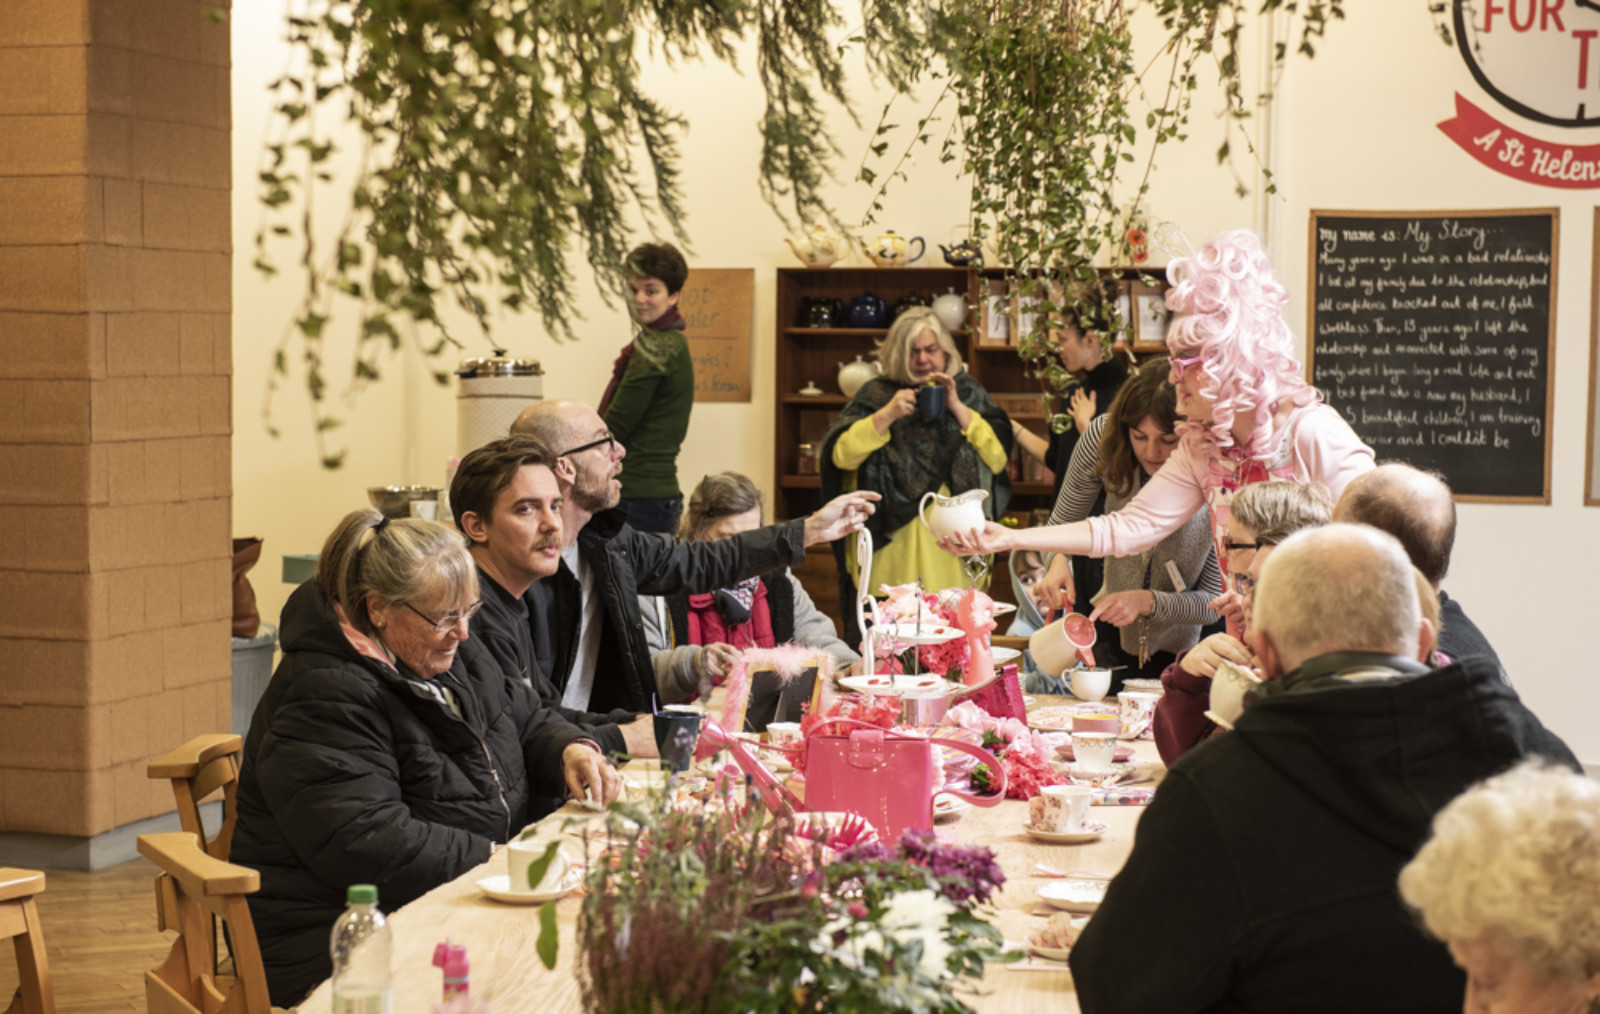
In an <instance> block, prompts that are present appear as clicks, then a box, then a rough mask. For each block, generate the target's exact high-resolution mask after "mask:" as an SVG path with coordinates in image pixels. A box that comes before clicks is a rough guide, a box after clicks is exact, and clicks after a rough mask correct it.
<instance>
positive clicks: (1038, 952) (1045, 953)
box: [1028, 944, 1072, 961]
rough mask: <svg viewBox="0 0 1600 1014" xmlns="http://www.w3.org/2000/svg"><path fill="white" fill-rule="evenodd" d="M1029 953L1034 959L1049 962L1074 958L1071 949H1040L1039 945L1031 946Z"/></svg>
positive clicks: (1029, 946)
mask: <svg viewBox="0 0 1600 1014" xmlns="http://www.w3.org/2000/svg"><path fill="white" fill-rule="evenodd" d="M1028 953H1029V954H1032V955H1033V956H1034V957H1038V958H1044V959H1045V960H1047V961H1065V960H1067V959H1068V958H1070V957H1071V956H1072V950H1071V948H1067V947H1040V946H1039V945H1038V944H1029V945H1028Z"/></svg>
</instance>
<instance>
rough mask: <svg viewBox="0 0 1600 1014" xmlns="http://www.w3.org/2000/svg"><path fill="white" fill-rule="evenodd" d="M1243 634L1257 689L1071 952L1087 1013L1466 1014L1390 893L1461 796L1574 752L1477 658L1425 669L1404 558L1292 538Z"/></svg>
mask: <svg viewBox="0 0 1600 1014" xmlns="http://www.w3.org/2000/svg"><path fill="white" fill-rule="evenodd" d="M1253 619H1254V622H1253V623H1252V624H1251V628H1250V631H1249V632H1248V633H1247V634H1246V640H1247V641H1249V642H1250V646H1251V648H1252V650H1253V651H1254V652H1255V655H1256V657H1257V658H1258V659H1259V660H1260V662H1261V667H1262V674H1263V675H1264V676H1265V677H1266V679H1265V681H1264V682H1262V683H1261V684H1260V685H1259V686H1258V687H1256V688H1255V689H1254V690H1253V691H1251V693H1250V695H1249V696H1248V697H1247V698H1246V707H1245V711H1244V714H1243V715H1241V716H1240V717H1239V719H1238V721H1237V722H1236V723H1235V726H1234V729H1233V731H1232V732H1226V733H1222V734H1219V735H1216V736H1213V737H1211V738H1210V739H1208V740H1206V741H1205V742H1203V743H1201V744H1200V745H1199V746H1197V747H1195V748H1194V749H1193V750H1190V751H1189V752H1188V753H1186V754H1184V755H1183V757H1182V758H1181V759H1180V760H1178V761H1177V763H1175V764H1173V766H1172V769H1171V770H1170V771H1169V772H1168V773H1167V776H1166V778H1165V779H1164V780H1163V781H1162V782H1161V787H1160V789H1158V790H1157V791H1156V794H1155V798H1154V799H1153V800H1151V803H1150V807H1149V809H1148V810H1146V811H1145V814H1144V816H1143V817H1142V818H1141V819H1140V821H1139V828H1138V834H1137V836H1136V837H1135V840H1134V846H1133V852H1132V853H1131V854H1130V855H1129V856H1128V861H1127V862H1126V863H1125V864H1124V865H1123V867H1122V869H1121V871H1119V872H1118V873H1117V875H1116V878H1115V879H1114V880H1112V882H1111V886H1110V887H1109V888H1108V889H1107V891H1106V896H1105V900H1104V902H1103V903H1102V904H1101V905H1100V908H1099V910H1098V911H1096V912H1095V914H1094V918H1093V919H1091V920H1089V924H1088V926H1087V927H1086V928H1085V929H1084V931H1083V935H1082V936H1081V937H1080V938H1079V940H1078V941H1077V943H1076V945H1075V946H1074V947H1073V948H1072V955H1071V959H1070V960H1071V963H1072V977H1073V982H1074V983H1075V984H1076V987H1077V992H1078V1003H1079V1004H1080V1006H1081V1007H1082V1009H1083V1011H1084V1012H1085V1014H1098V1012H1102V1011H1116V1012H1117V1014H1147V1012H1148V1014H1187V1012H1198V1011H1222V1010H1227V1011H1246V1010H1252V1011H1295V1012H1297V1014H1323V1012H1326V1014H1346V1012H1349V1011H1362V1012H1364V1014H1384V1012H1394V1014H1400V1012H1407V1014H1409V1012H1413V1011H1446V1010H1460V1009H1461V996H1462V993H1463V990H1464V988H1465V986H1466V980H1465V977H1464V976H1463V975H1462V973H1461V971H1460V969H1458V968H1456V967H1454V965H1453V963H1452V962H1451V960H1450V954H1449V952H1448V950H1446V948H1445V946H1444V945H1443V944H1442V943H1440V942H1439V941H1437V940H1433V939H1431V938H1429V937H1428V936H1427V935H1426V934H1425V933H1424V932H1423V930H1422V929H1421V928H1420V927H1419V926H1418V925H1417V923H1416V921H1415V920H1414V919H1413V918H1412V916H1411V915H1410V913H1408V912H1407V911H1406V909H1405V907H1404V906H1403V905H1402V904H1401V901H1400V898H1399V895H1398V893H1397V892H1396V890H1395V880H1396V878H1397V877H1398V876H1399V873H1400V869H1401V867H1402V866H1404V865H1405V864H1406V863H1407V862H1408V861H1409V860H1410V859H1411V857H1412V856H1413V855H1415V854H1416V851H1417V849H1418V848H1419V847H1421V845H1422V843H1423V842H1424V841H1425V840H1426V839H1427V837H1428V834H1429V829H1430V825H1431V823H1432V821H1433V817H1434V814H1436V813H1438V811H1439V810H1440V809H1441V808H1443V807H1444V805H1445V804H1446V803H1448V802H1449V801H1450V800H1451V799H1453V798H1454V797H1455V796H1456V795H1458V794H1459V793H1461V792H1462V791H1463V790H1464V789H1466V788H1467V787H1468V786H1469V785H1472V784H1474V783H1476V782H1478V781H1481V780H1483V779H1484V778H1487V777H1490V776H1492V775H1495V774H1499V773H1500V772H1502V771H1505V770H1507V769H1508V768H1511V767H1513V766H1514V765H1516V764H1517V763H1519V762H1521V761H1522V760H1524V759H1526V758H1529V757H1533V756H1539V757H1543V758H1545V759H1546V760H1548V761H1551V762H1552V763H1556V764H1563V765H1566V766H1567V767H1570V768H1572V769H1574V770H1581V769H1580V768H1579V765H1578V762H1577V759H1576V758H1575V757H1573V755H1572V751H1571V750H1569V749H1567V746H1566V744H1564V743H1562V742H1561V740H1560V739H1558V738H1557V737H1556V736H1555V735H1553V734H1552V733H1551V732H1550V731H1549V730H1548V729H1546V728H1545V727H1544V726H1543V725H1542V724H1541V723H1540V722H1539V720H1538V718H1537V717H1535V716H1534V715H1533V713H1532V712H1530V711H1529V710H1528V709H1527V707H1526V706H1524V705H1523V703H1522V702H1521V701H1520V700H1519V699H1518V698H1517V695H1516V693H1515V692H1514V691H1512V689H1511V688H1510V687H1508V686H1506V685H1505V683H1504V682H1502V681H1501V679H1500V675H1499V672H1498V667H1497V666H1495V665H1493V664H1492V663H1491V662H1490V660H1488V659H1486V658H1483V657H1481V656H1479V657H1472V658H1466V659H1462V660H1461V661H1458V662H1456V663H1454V664H1451V665H1447V666H1444V667H1442V668H1438V669H1429V668H1428V666H1426V665H1424V664H1421V663H1420V662H1419V661H1418V659H1420V658H1425V657H1427V655H1428V653H1429V649H1430V648H1431V646H1432V641H1433V631H1432V627H1431V625H1430V624H1429V623H1428V622H1427V621H1426V620H1425V619H1424V618H1423V616H1422V610H1421V607H1420V603H1419V601H1418V599H1417V581H1416V577H1415V573H1414V571H1413V569H1412V565H1411V561H1410V560H1409V559H1407V557H1406V554H1405V550H1404V549H1402V548H1401V546H1400V543H1399V542H1397V541H1396V540H1395V539H1394V538H1393V537H1392V536H1390V535H1387V534H1385V533H1383V532H1380V531H1378V530H1377V529H1375V528H1371V527H1368V526H1366V525H1341V524H1332V525H1325V526H1322V527H1319V528H1310V529H1305V530H1303V531H1300V532H1297V533H1296V534H1294V535H1291V536H1290V537H1289V538H1288V539H1286V540H1285V541H1284V542H1283V543H1282V544H1281V545H1280V546H1279V547H1278V548H1277V549H1275V550H1274V551H1273V553H1272V555H1271V557H1270V558H1269V559H1268V560H1267V562H1266V563H1265V565H1264V566H1263V567H1262V569H1261V575H1260V582H1259V583H1258V584H1257V585H1256V591H1255V595H1254V616H1253Z"/></svg>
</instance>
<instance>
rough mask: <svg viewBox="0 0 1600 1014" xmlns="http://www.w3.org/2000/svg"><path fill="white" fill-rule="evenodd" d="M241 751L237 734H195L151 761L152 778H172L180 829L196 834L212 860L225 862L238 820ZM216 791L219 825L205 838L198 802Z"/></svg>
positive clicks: (150, 772) (242, 750)
mask: <svg viewBox="0 0 1600 1014" xmlns="http://www.w3.org/2000/svg"><path fill="white" fill-rule="evenodd" d="M243 753H244V740H243V739H242V738H240V737H239V736H236V735H233V734H232V733H210V734H207V735H204V736H196V737H195V738H194V739H191V740H189V742H187V743H185V744H183V745H182V746H180V747H178V748H177V749H176V750H172V751H170V752H168V753H164V754H162V755H161V756H160V757H157V758H156V759H155V760H152V761H151V762H150V767H149V775H150V777H151V778H167V779H170V780H171V781H172V794H173V797H174V798H175V799H176V800H177V804H178V820H179V822H180V823H181V824H182V826H183V829H184V830H185V831H187V832H188V833H190V834H193V835H197V836H198V837H199V838H200V842H201V846H202V847H203V848H204V849H205V851H206V854H207V855H210V856H211V857H212V858H213V859H221V860H223V861H227V858H228V850H229V849H230V848H231V847H232V845H233V827H234V824H235V823H236V821H237V819H238V807H237V796H238V791H239V758H240V756H241V755H242V754H243ZM216 793H221V795H222V826H221V828H219V829H218V831H217V833H216V836H215V837H213V838H212V839H211V840H210V841H207V840H206V834H205V829H204V828H203V827H201V823H200V804H201V803H203V802H205V801H206V800H207V799H209V798H210V797H211V796H212V795H214V794H216Z"/></svg>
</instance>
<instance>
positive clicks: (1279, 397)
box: [940, 230, 1373, 605]
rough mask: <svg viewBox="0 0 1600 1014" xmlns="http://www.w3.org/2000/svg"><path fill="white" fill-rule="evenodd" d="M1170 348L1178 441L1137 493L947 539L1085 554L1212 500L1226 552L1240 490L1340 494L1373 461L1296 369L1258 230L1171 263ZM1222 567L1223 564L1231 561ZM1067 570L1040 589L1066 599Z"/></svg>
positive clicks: (1121, 547) (1174, 522) (1119, 549)
mask: <svg viewBox="0 0 1600 1014" xmlns="http://www.w3.org/2000/svg"><path fill="white" fill-rule="evenodd" d="M1167 276H1168V278H1169V279H1171V281H1172V288H1171V289H1170V290H1169V291H1168V292H1167V307H1168V309H1169V310H1171V311H1172V314H1173V319H1172V324H1171V326H1170V327H1169V329H1168V331H1167V348H1168V350H1169V352H1170V354H1171V360H1170V363H1171V370H1170V373H1169V376H1168V379H1169V380H1170V381H1171V383H1172V385H1173V386H1174V387H1175V388H1177V397H1178V414H1179V415H1181V416H1183V417H1184V419H1185V422H1183V423H1181V424H1180V425H1179V426H1178V434H1179V437H1180V441H1179V444H1178V447H1177V449H1176V450H1175V451H1173V453H1172V456H1171V457H1170V458H1169V459H1168V460H1167V463H1166V464H1165V465H1164V466H1163V467H1162V468H1161V470H1160V471H1159V472H1158V473H1157V474H1156V475H1155V476H1154V477H1153V478H1152V479H1151V480H1150V482H1148V483H1146V484H1145V486H1144V488H1143V489H1141V490H1140V491H1139V495H1138V496H1136V497H1134V499H1133V502H1132V503H1130V504H1129V505H1128V506H1127V507H1126V508H1124V509H1122V510H1120V511H1118V512H1117V513H1115V514H1107V515H1106V516H1104V517H1099V518H1089V519H1087V520H1085V521H1079V522H1075V523H1072V524H1066V525H1052V526H1048V527H1039V528H1025V529H1021V530H1018V531H1011V530H1010V529H1006V528H1002V527H1000V526H999V525H993V524H991V525H987V526H986V527H985V528H983V529H976V530H973V531H970V532H965V533H956V534H952V535H950V536H947V537H946V538H945V539H943V540H941V542H940V545H941V546H942V547H943V548H944V549H946V550H948V551H949V552H951V553H955V554H957V555H960V556H967V555H971V554H973V553H993V552H998V551H1003V550H1008V549H1018V548H1020V549H1042V550H1049V551H1053V552H1056V553H1071V554H1086V555H1089V556H1130V555H1134V554H1138V553H1142V552H1144V551H1145V550H1147V549H1149V548H1150V547H1152V546H1154V545H1155V544H1156V543H1158V542H1160V541H1161V540H1162V539H1164V538H1166V537H1167V536H1168V535H1170V534H1171V533H1172V532H1174V531H1176V530H1177V529H1178V528H1180V527H1182V526H1183V525H1184V524H1185V523H1186V522H1187V521H1188V520H1189V519H1190V518H1192V517H1194V515H1195V512H1196V511H1198V510H1201V509H1202V508H1204V507H1209V508H1210V509H1211V532H1212V544H1213V547H1214V548H1215V549H1216V550H1217V558H1218V559H1219V560H1224V559H1225V552H1224V544H1225V543H1226V542H1227V541H1228V527H1229V510H1228V507H1229V504H1230V503H1231V502H1232V499H1233V496H1234V494H1235V493H1236V492H1238V491H1239V490H1240V489H1243V488H1244V487H1246V486H1249V485H1252V484H1254V483H1258V482H1264V481H1266V480H1268V479H1292V480H1294V481H1295V482H1300V483H1310V482H1318V483H1321V484H1322V486H1323V487H1324V488H1326V489H1327V490H1328V491H1329V492H1330V493H1331V494H1332V496H1333V498H1334V499H1335V500H1337V499H1338V496H1339V493H1340V492H1341V491H1343V489H1344V487H1345V484H1346V483H1348V482H1349V481H1350V480H1351V479H1352V478H1354V477H1355V476H1357V475H1359V474H1361V473H1362V472H1365V471H1367V470H1368V469H1370V468H1372V465H1373V461H1372V457H1373V456H1372V448H1370V447H1368V446H1367V445H1366V444H1364V443H1362V442H1361V438H1360V437H1358V436H1356V434H1355V432H1354V431H1353V430H1352V429H1351V428H1350V426H1349V424H1348V423H1346V422H1345V421H1344V419H1343V418H1341V417H1340V415H1339V413H1338V412H1336V411H1334V410H1333V409H1332V408H1330V407H1328V406H1327V405H1325V404H1323V403H1322V401H1321V398H1320V396H1319V395H1318V394H1317V391H1316V390H1315V389H1314V388H1312V387H1311V386H1310V385H1309V384H1307V383H1306V382H1305V380H1304V379H1303V378H1302V377H1301V369H1300V363H1299V361H1298V359H1296V357H1295V350H1294V338H1293V335H1292V334H1291V333H1290V331H1289V325H1288V324H1287V323H1286V322H1285V321H1284V319H1283V308H1284V306H1285V304H1287V303H1288V301H1289V296H1288V291H1287V290H1286V289H1285V288H1284V287H1283V285H1282V284H1281V283H1280V282H1278V280H1277V278H1276V277H1274V275H1273V272H1272V265H1271V264H1270V263H1269V262H1268V261H1267V258H1266V254H1265V253H1263V252H1262V250H1261V241H1260V240H1259V239H1257V238H1256V237H1255V235H1254V234H1252V233H1250V232H1248V231H1244V230H1240V231H1236V232H1227V233H1223V234H1222V235H1221V236H1219V237H1217V239H1216V240H1215V241H1214V242H1212V243H1210V244H1208V245H1207V246H1206V248H1205V249H1204V250H1202V251H1201V252H1200V253H1199V254H1198V255H1197V256H1195V257H1187V258H1181V259H1179V260H1176V261H1174V262H1173V263H1172V266H1171V267H1170V268H1168V269H1167ZM1224 571H1225V573H1226V564H1225V563H1224ZM1069 580H1070V577H1069V575H1068V574H1067V573H1066V567H1065V562H1064V561H1061V562H1060V563H1057V562H1054V561H1053V562H1052V567H1051V570H1050V572H1049V573H1047V575H1046V577H1045V580H1044V581H1042V582H1040V585H1041V587H1040V595H1041V598H1042V599H1043V601H1044V602H1045V603H1046V605H1053V604H1055V603H1057V602H1059V599H1060V590H1061V588H1062V587H1063V586H1064V585H1066V584H1067V583H1068V581H1069Z"/></svg>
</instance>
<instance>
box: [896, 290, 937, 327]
mask: <svg viewBox="0 0 1600 1014" xmlns="http://www.w3.org/2000/svg"><path fill="white" fill-rule="evenodd" d="M927 305H928V299H927V297H926V296H919V295H917V294H916V293H915V292H908V293H906V294H905V295H903V296H901V297H900V298H899V300H897V301H896V302H895V304H894V305H893V306H891V307H889V320H890V322H891V323H892V322H893V321H895V320H898V319H899V317H900V315H901V314H902V313H905V312H906V311H907V310H909V309H911V308H912V307H913V306H927Z"/></svg>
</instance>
